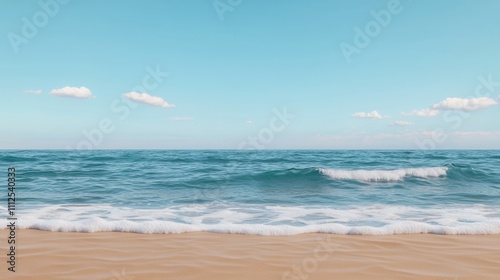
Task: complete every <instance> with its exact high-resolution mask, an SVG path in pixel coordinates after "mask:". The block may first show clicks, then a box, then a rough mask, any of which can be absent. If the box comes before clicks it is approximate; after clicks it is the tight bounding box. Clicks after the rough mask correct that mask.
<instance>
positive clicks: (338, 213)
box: [0, 204, 500, 235]
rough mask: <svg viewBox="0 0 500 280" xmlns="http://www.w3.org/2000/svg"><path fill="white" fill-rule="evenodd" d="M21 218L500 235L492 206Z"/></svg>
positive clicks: (160, 229)
mask: <svg viewBox="0 0 500 280" xmlns="http://www.w3.org/2000/svg"><path fill="white" fill-rule="evenodd" d="M5 210H6V209H5V208H2V207H0V211H1V212H0V213H5V212H6V211H5ZM18 216H19V219H18V226H19V228H31V229H40V230H48V231H64V232H109V231H117V232H136V233H157V234H176V233H185V232H218V233H237V234H258V235H295V234H302V233H314V232H317V233H334V234H365V235H387V234H416V233H434V234H500V206H487V205H468V206H465V205H463V206H462V205H454V206H447V207H438V208H418V207H406V206H395V205H365V206H357V207H351V208H331V207H302V206H300V207H299V206H287V207H284V206H270V205H267V206H265V205H257V204H245V205H236V204H234V205H229V204H210V205H183V206H176V207H171V208H165V209H147V210H146V209H131V208H117V207H113V206H110V205H80V206H65V205H60V206H46V207H41V208H38V209H32V210H23V211H19V212H18ZM0 218H2V219H3V218H6V217H2V216H0ZM4 228H5V227H4Z"/></svg>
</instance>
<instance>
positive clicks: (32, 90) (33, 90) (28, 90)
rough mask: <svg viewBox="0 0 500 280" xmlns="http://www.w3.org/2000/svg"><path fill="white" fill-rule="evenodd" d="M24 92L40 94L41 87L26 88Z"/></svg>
mask: <svg viewBox="0 0 500 280" xmlns="http://www.w3.org/2000/svg"><path fill="white" fill-rule="evenodd" d="M24 93H32V94H41V93H43V91H42V90H41V89H27V90H25V91H24Z"/></svg>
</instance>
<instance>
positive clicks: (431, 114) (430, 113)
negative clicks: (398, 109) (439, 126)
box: [401, 109, 440, 117]
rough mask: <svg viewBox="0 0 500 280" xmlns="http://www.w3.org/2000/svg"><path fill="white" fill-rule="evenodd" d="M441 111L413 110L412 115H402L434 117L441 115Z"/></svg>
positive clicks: (403, 113) (407, 114)
mask: <svg viewBox="0 0 500 280" xmlns="http://www.w3.org/2000/svg"><path fill="white" fill-rule="evenodd" d="M439 112H440V111H439V110H433V109H422V110H413V111H411V112H410V113H405V112H402V113H401V114H402V115H404V116H419V117H434V116H437V115H438V114H439Z"/></svg>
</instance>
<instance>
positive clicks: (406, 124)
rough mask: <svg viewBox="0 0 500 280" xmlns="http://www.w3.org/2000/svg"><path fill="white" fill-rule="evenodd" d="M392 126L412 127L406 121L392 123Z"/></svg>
mask: <svg viewBox="0 0 500 280" xmlns="http://www.w3.org/2000/svg"><path fill="white" fill-rule="evenodd" d="M392 125H394V126H410V125H413V123H411V122H407V121H396V122H393V123H392Z"/></svg>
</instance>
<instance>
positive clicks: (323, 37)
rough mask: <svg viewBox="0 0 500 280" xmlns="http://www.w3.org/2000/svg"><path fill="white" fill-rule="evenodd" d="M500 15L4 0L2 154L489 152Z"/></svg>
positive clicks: (464, 10) (493, 8)
mask: <svg viewBox="0 0 500 280" xmlns="http://www.w3.org/2000/svg"><path fill="white" fill-rule="evenodd" d="M66 2H67V3H66ZM499 10H500V2H499V1H493V0H492V1H438V2H436V1H409V0H401V1H396V0H390V1H264V0H252V1H249V0H242V1H238V0H231V1H230V0H218V1H212V0H199V1H80V0H72V1H68V0H65V1H63V0H60V2H58V1H57V0H41V1H15V0H8V1H1V3H0V20H1V25H0V34H1V35H2V37H1V38H2V39H1V40H0V72H1V76H2V79H0V81H1V83H0V94H1V97H2V99H1V100H2V102H1V105H2V109H1V110H0V148H1V149H36V148H50V149H66V148H70V149H88V148H91V149H108V148H134V149H136V148H157V149H184V148H193V149H205V148H229V149H236V148H245V149H254V148H258V149H264V148H265V149H289V148H303V149H351V148H354V149H372V148H380V149H433V148H437V149H448V148H487V149H490V148H491V149H498V148H500V125H499V123H498V120H499V119H500V118H499V117H500V110H499V105H498V104H499V103H500V100H499V96H500V68H499V67H498V65H500V55H499V54H500V51H499V50H500V48H499V47H498V46H500V36H498V35H497V34H496V33H495V32H496V31H495V30H497V29H498V28H499V27H500V17H498V11H499ZM167 73H168V74H167Z"/></svg>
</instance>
